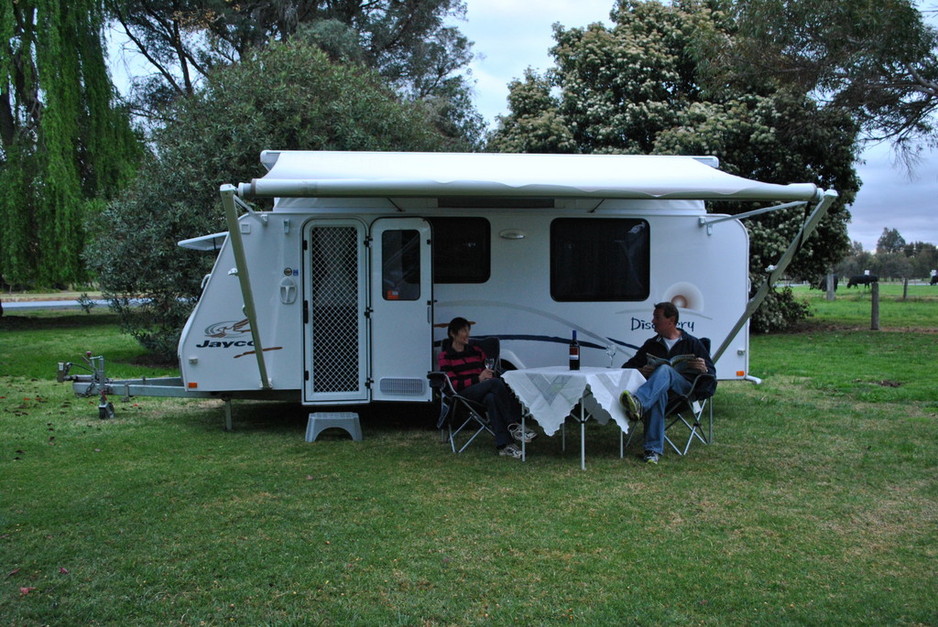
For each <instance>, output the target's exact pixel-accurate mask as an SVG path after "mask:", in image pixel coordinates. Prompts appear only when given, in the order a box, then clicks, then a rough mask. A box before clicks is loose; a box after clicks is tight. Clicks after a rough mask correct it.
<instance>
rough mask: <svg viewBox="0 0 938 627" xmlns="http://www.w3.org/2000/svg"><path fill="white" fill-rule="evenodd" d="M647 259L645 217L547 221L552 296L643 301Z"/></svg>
mask: <svg viewBox="0 0 938 627" xmlns="http://www.w3.org/2000/svg"><path fill="white" fill-rule="evenodd" d="M648 260H649V234H648V222H646V221H645V220H639V219H634V218H630V219H626V218H618V219H608V218H597V219H592V220H591V219H583V218H558V219H556V220H554V221H553V222H552V223H551V225H550V294H551V297H552V298H553V299H554V300H557V301H617V300H623V301H629V300H632V301H641V300H645V299H647V298H648V293H649V287H648V286H649V261H648Z"/></svg>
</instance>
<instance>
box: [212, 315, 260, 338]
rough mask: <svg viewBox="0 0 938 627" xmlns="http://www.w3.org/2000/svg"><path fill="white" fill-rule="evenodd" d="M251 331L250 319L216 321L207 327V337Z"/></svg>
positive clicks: (226, 335)
mask: <svg viewBox="0 0 938 627" xmlns="http://www.w3.org/2000/svg"><path fill="white" fill-rule="evenodd" d="M250 332H251V325H250V323H249V322H248V319H247V318H245V319H244V320H238V321H237V322H235V321H225V322H215V323H212V324H210V325H208V326H207V327H205V337H228V336H229V335H241V334H244V333H250Z"/></svg>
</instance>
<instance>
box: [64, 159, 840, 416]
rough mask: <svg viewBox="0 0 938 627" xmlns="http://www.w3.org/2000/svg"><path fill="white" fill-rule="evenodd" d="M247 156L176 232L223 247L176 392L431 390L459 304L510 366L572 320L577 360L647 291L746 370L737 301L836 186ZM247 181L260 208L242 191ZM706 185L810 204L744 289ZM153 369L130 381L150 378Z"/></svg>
mask: <svg viewBox="0 0 938 627" xmlns="http://www.w3.org/2000/svg"><path fill="white" fill-rule="evenodd" d="M261 162H262V163H263V165H264V166H265V167H266V169H267V174H266V175H265V176H263V177H262V178H259V179H255V180H252V181H251V182H249V183H241V184H239V185H238V186H236V187H235V186H232V185H225V186H222V188H221V196H222V200H223V204H224V207H225V211H226V215H227V218H228V226H229V231H228V232H227V233H217V234H214V235H208V236H204V237H200V238H194V239H191V240H186V241H183V242H180V245H181V246H185V247H188V248H196V249H203V250H218V251H219V252H218V257H217V260H216V262H215V266H214V268H213V270H212V272H211V274H209V275H207V276H206V277H205V280H204V282H203V293H202V296H201V298H200V300H199V302H198V304H197V305H196V307H195V309H194V310H193V312H192V314H191V315H190V317H189V320H188V322H187V324H186V326H185V329H184V330H183V333H182V337H181V340H180V343H179V363H180V369H181V375H182V378H181V381H177V382H174V383H173V384H171V385H169V386H168V387H170V388H176V389H177V392H176V393H172V395H178V396H219V397H223V398H239V397H243V398H249V397H250V398H278V399H292V400H296V401H297V402H300V403H302V404H303V405H308V406H317V405H323V406H325V405H329V406H334V405H342V404H364V403H368V402H371V401H408V402H414V401H428V400H430V398H431V390H430V388H429V386H428V380H427V372H428V371H430V370H432V369H433V368H434V354H435V351H434V347H437V348H438V346H439V342H440V340H441V339H442V338H443V337H444V336H445V325H446V323H447V322H448V321H449V320H450V319H451V318H453V317H454V316H457V315H458V316H464V317H466V318H468V319H469V320H472V321H475V326H474V327H473V335H474V336H476V337H481V336H496V337H498V338H499V339H500V340H501V347H502V361H503V364H504V365H505V366H506V367H509V368H526V367H536V366H546V365H556V364H563V363H566V359H567V345H568V344H569V341H570V336H571V332H572V331H573V330H576V331H577V336H578V340H579V342H580V344H581V347H582V348H581V354H582V357H581V359H582V363H584V364H585V365H587V366H608V365H610V364H613V365H616V366H619V365H621V364H622V363H623V362H624V361H625V360H626V359H627V358H628V357H629V356H630V355H631V354H633V353H634V351H635V350H636V349H637V347H638V346H640V345H641V343H642V342H643V341H644V340H645V339H646V338H648V337H649V336H651V335H652V334H653V332H652V329H651V323H650V318H651V312H652V309H653V305H654V303H657V302H659V301H671V302H673V303H674V304H675V305H677V306H678V309H679V311H680V326H681V327H682V328H684V329H685V330H687V331H688V332H690V333H691V334H693V335H695V336H697V337H706V338H710V340H711V342H712V347H713V348H712V352H713V354H714V357H715V361H716V367H717V373H718V376H719V378H721V379H742V378H748V377H749V341H748V340H749V336H748V319H749V317H750V316H751V314H752V312H753V311H754V310H755V308H756V307H757V306H758V304H759V302H760V301H761V300H762V298H763V297H764V294H765V291H766V290H767V289H768V287H769V285H771V283H772V282H774V281H775V279H776V278H777V277H778V276H779V275H780V274H781V272H782V271H783V270H784V268H785V266H787V264H788V262H789V261H790V259H791V257H792V255H793V254H794V253H795V252H796V251H797V248H798V246H799V242H800V241H802V240H803V239H805V238H806V237H808V236H809V235H810V233H811V232H812V231H813V230H814V228H815V227H816V225H817V222H818V221H819V220H820V218H821V217H822V216H823V215H824V213H825V212H826V210H827V207H828V206H829V205H830V203H831V202H832V201H833V199H834V198H835V197H836V193H835V192H833V191H826V192H825V191H824V190H820V189H818V188H817V187H816V186H815V185H812V184H793V185H778V184H769V183H762V182H758V181H752V180H748V179H744V178H741V177H737V176H732V175H730V174H727V173H725V172H722V171H720V170H719V169H718V168H717V166H718V164H717V161H716V159H714V158H712V157H680V156H626V155H534V154H482V153H479V154H445V153H370V152H308V151H267V152H264V153H263V154H262V155H261ZM258 199H271V200H272V202H273V209H272V210H270V211H258V210H256V209H255V208H254V207H252V206H251V205H250V204H248V202H246V201H251V200H258ZM713 200H747V201H763V202H766V203H779V202H780V203H784V204H782V205H778V204H775V205H774V206H769V207H765V208H760V209H757V210H755V211H752V212H749V214H746V215H747V216H748V215H752V214H755V213H761V212H763V211H767V210H773V209H780V208H787V207H793V206H798V205H801V206H803V205H806V204H812V205H813V212H812V213H811V214H810V216H809V217H808V218H807V219H806V221H805V223H804V225H803V229H802V232H801V233H800V234H799V236H798V237H796V239H795V241H793V243H792V245H791V246H790V248H789V250H788V251H787V252H786V253H785V254H784V255H783V256H782V258H781V259H780V260H779V263H778V264H777V265H776V266H773V267H772V268H770V269H768V274H767V276H766V283H765V284H764V285H763V286H762V288H761V289H760V290H759V291H758V293H757V294H756V296H754V297H753V298H752V299H750V297H749V293H750V289H749V288H750V286H749V276H748V266H749V242H748V236H747V232H746V229H745V227H744V226H743V224H742V222H740V219H739V218H740V217H746V216H732V217H731V216H720V215H715V214H708V213H707V212H706V209H705V202H706V201H713ZM268 202H269V201H268ZM242 210H243V212H242ZM239 214H240V215H239ZM149 384H150V386H148V387H146V389H143V388H144V386H134V387H133V389H132V390H131V388H130V387H126V390H127V391H128V392H129V393H137V394H155V395H159V394H161V392H160V391H158V390H156V389H155V388H154V387H152V386H154V384H155V387H159V383H158V382H156V381H153V382H149ZM180 386H181V389H179V388H180ZM76 387H77V384H76ZM121 389H122V388H121V387H120V386H115V389H114V391H115V392H120V390H121Z"/></svg>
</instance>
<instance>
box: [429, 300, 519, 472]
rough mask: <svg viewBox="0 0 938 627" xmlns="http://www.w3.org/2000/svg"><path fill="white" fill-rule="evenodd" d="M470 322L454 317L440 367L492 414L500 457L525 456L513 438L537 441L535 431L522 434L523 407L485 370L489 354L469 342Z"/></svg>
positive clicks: (439, 359)
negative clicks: (486, 358)
mask: <svg viewBox="0 0 938 627" xmlns="http://www.w3.org/2000/svg"><path fill="white" fill-rule="evenodd" d="M469 326H470V322H469V321H468V320H466V319H465V318H461V317H456V318H453V319H452V320H451V321H450V323H449V326H448V327H447V328H446V333H447V335H449V338H450V345H449V346H448V347H446V348H445V349H444V350H443V351H442V352H441V353H440V354H439V356H438V357H437V364H438V366H439V368H440V370H442V371H443V372H445V373H446V375H447V376H448V377H449V379H450V382H451V383H452V384H453V389H454V390H456V392H457V393H459V395H460V396H464V397H465V398H468V399H469V400H471V401H475V402H477V403H481V404H482V405H484V406H485V408H486V412H487V413H488V417H489V421H490V426H491V427H492V431H494V432H495V448H496V449H497V450H498V454H499V455H504V456H508V457H516V458H520V457H521V449H520V448H518V446H517V445H515V444H514V443H513V442H512V441H511V438H512V437H514V438H515V439H517V440H519V441H520V440H521V439H522V438H524V439H525V441H526V442H530V441H531V440H532V439H534V436H535V433H534V431H531V430H528V429H526V430H525V432H524V433H523V434H522V432H521V425H520V424H519V422H520V421H521V405H520V404H519V403H518V401H517V400H516V399H515V398H514V396H513V395H512V393H511V391H510V390H509V389H508V388H507V387H506V386H505V382H504V381H502V380H501V379H499V378H498V376H497V375H496V373H494V372H492V371H491V370H489V369H488V368H486V367H485V357H486V356H485V353H484V352H483V351H482V349H481V348H479V347H478V346H474V345H472V344H470V343H469Z"/></svg>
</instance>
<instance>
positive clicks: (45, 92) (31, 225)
mask: <svg viewBox="0 0 938 627" xmlns="http://www.w3.org/2000/svg"><path fill="white" fill-rule="evenodd" d="M101 4H102V3H101V0H69V2H61V1H60V0H0V29H2V36H0V42H2V45H3V47H2V50H0V275H2V278H3V279H4V280H5V281H6V282H7V283H8V284H11V285H20V286H46V287H48V286H56V285H59V286H61V285H66V284H71V283H76V282H82V281H86V280H87V279H88V276H87V273H86V272H85V270H84V267H83V263H82V251H83V249H84V245H85V227H84V225H85V221H86V218H87V217H88V216H89V214H90V213H93V212H96V211H99V210H100V209H101V208H103V206H104V204H105V202H106V201H107V199H108V198H110V197H111V196H113V195H114V194H115V192H116V191H117V190H119V189H120V188H121V187H122V186H123V184H124V183H125V182H126V181H128V180H129V178H130V176H131V175H132V173H133V172H134V170H135V167H136V163H137V162H138V161H139V158H140V155H141V154H142V150H141V148H140V144H139V143H138V142H137V139H136V137H135V136H134V134H133V132H132V130H131V127H130V123H129V118H128V116H127V115H126V113H125V112H124V111H122V110H121V108H119V107H117V106H115V104H116V102H117V101H116V92H115V89H114V87H113V84H112V83H111V80H110V76H109V75H108V72H107V65H106V58H105V51H104V44H103V30H102V24H103V19H104V18H103V14H102V7H101Z"/></svg>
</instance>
